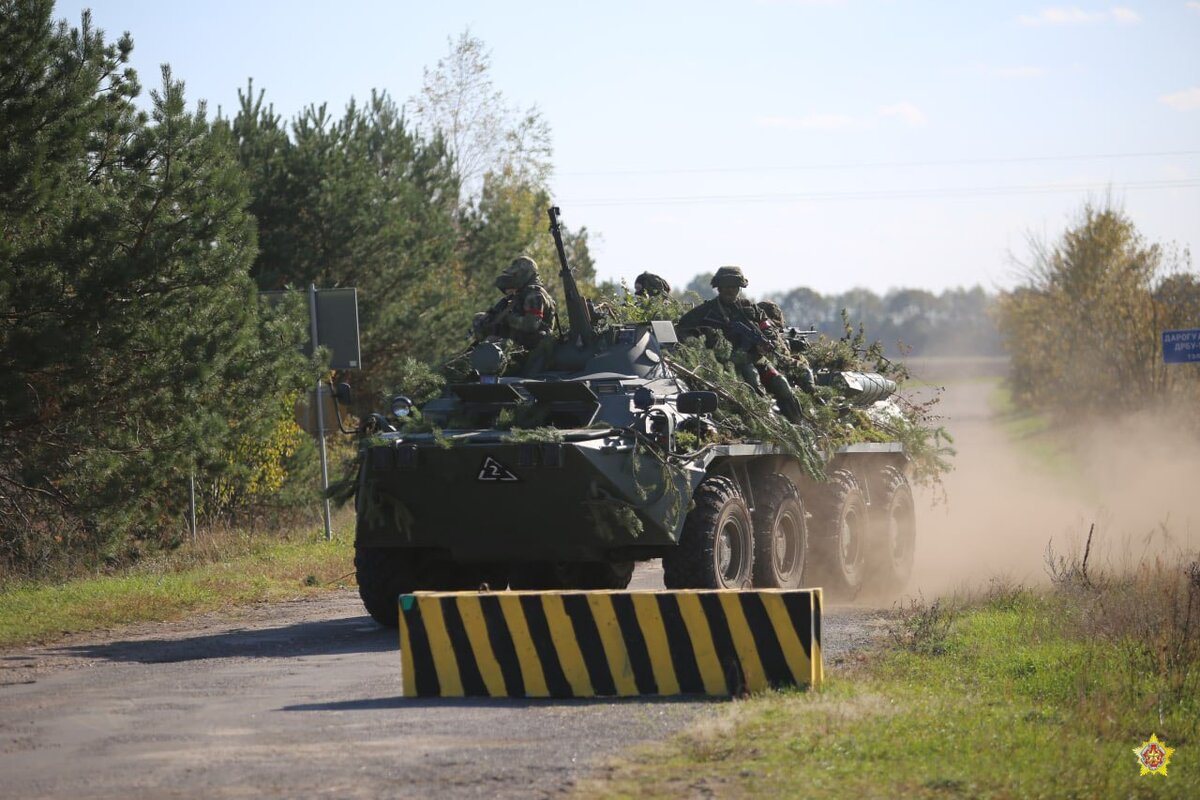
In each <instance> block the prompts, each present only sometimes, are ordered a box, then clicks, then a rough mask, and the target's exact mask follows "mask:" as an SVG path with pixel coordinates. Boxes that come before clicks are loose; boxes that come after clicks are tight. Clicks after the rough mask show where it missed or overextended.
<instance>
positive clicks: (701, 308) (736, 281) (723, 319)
mask: <svg viewBox="0 0 1200 800" xmlns="http://www.w3.org/2000/svg"><path fill="white" fill-rule="evenodd" d="M711 285H712V286H713V287H714V288H715V289H716V290H717V296H716V297H715V298H713V299H712V300H709V301H708V302H705V303H701V304H700V305H698V306H696V307H695V308H693V309H692V310H691V311H689V312H687V313H686V314H684V315H683V317H682V318H680V320H679V322H678V323H677V324H676V325H675V329H676V331H677V332H678V333H679V336H680V337H685V336H703V337H704V338H705V341H706V342H707V343H708V345H709V346H710V347H711V346H712V345H713V344H714V343H715V339H716V333H717V332H718V331H719V332H720V333H722V334H723V335H724V336H725V338H726V339H728V340H729V341H730V343H732V344H733V346H734V349H735V350H737V351H741V352H743V353H745V355H746V356H747V358H748V359H749V362H748V363H747V364H745V365H744V366H745V367H746V368H747V369H743V370H739V372H741V374H742V377H743V379H745V380H746V382H747V383H749V384H750V385H751V386H757V384H758V383H759V381H761V382H762V386H763V388H765V389H766V390H767V391H768V392H770V393H771V396H772V397H774V398H775V401H776V402H777V403H778V404H779V409H780V411H782V412H783V415H784V416H785V417H787V418H788V419H789V420H790V421H792V422H799V421H800V420H801V419H802V418H803V417H802V413H801V410H800V403H799V402H798V401H797V400H796V397H795V395H793V394H792V387H791V384H789V383H788V380H787V378H785V377H784V376H783V375H782V374H780V372H779V371H778V370H777V369H775V367H774V366H773V365H772V364H771V362H770V361H768V360H767V357H766V355H767V354H766V352H765V351H766V350H768V349H770V340H769V339H767V337H766V335H765V333H764V329H768V328H769V327H770V322H769V321H768V319H767V317H766V315H765V314H764V313H763V311H762V309H760V308H759V307H758V306H756V305H754V303H751V302H750V301H749V300H744V299H741V298H739V297H738V295H740V294H741V291H742V289H743V288H745V287H746V286H747V285H749V281H747V280H746V277H745V276H744V275H743V274H742V268H741V267H721V268H720V269H718V270H717V273H716V274H715V275H713V278H712V284H711Z"/></svg>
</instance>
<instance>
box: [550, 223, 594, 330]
mask: <svg viewBox="0 0 1200 800" xmlns="http://www.w3.org/2000/svg"><path fill="white" fill-rule="evenodd" d="M560 213H561V212H560V211H559V209H558V206H552V207H551V208H550V233H551V235H553V236H554V247H555V248H556V249H557V250H558V263H559V264H561V265H562V269H561V270H559V273H558V277H559V278H560V279H561V280H562V286H563V294H564V295H565V296H566V298H567V321H568V322H569V324H570V327H569V329H568V332H567V333H568V336H569V337H570V340H571V341H572V342H577V343H579V344H580V345H589V344H591V343H592V342H594V341H595V340H596V329H595V328H594V327H592V314H591V312H590V310H589V309H588V305H587V301H586V300H584V299H583V296H582V295H581V294H579V287H578V286H576V285H575V275H574V274H573V273H572V272H571V267H570V266H569V265H568V264H567V251H566V248H564V247H563V240H562V229H561V228H560V227H559V224H558V215H559V214H560Z"/></svg>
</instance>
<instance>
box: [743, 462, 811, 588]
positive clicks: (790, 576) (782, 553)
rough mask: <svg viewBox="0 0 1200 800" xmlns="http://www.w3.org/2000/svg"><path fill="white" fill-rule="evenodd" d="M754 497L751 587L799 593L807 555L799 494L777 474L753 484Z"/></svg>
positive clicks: (806, 539)
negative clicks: (797, 590) (797, 591)
mask: <svg viewBox="0 0 1200 800" xmlns="http://www.w3.org/2000/svg"><path fill="white" fill-rule="evenodd" d="M754 497H755V500H756V503H755V509H754V586H755V587H756V588H768V589H799V588H800V586H801V585H802V583H803V577H804V562H805V560H806V557H807V554H808V526H807V524H806V523H805V521H804V507H803V505H801V503H800V492H799V490H798V489H796V484H794V483H792V482H791V480H789V479H788V477H787V476H786V475H782V474H780V473H778V472H776V473H775V474H773V475H768V476H767V477H766V478H765V479H764V480H763V481H761V482H757V483H755V486H754Z"/></svg>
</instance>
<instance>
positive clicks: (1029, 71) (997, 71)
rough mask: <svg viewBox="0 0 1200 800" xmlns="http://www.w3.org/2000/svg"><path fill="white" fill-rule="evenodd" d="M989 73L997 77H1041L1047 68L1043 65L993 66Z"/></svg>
mask: <svg viewBox="0 0 1200 800" xmlns="http://www.w3.org/2000/svg"><path fill="white" fill-rule="evenodd" d="M988 74H989V75H991V76H993V77H995V78H1040V77H1042V76H1043V75H1045V74H1046V70H1045V69H1043V68H1042V67H992V68H991V69H989V70H988Z"/></svg>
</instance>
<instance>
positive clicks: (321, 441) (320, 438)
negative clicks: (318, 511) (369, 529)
mask: <svg viewBox="0 0 1200 800" xmlns="http://www.w3.org/2000/svg"><path fill="white" fill-rule="evenodd" d="M308 312H309V319H310V320H311V321H312V349H313V353H316V352H317V344H318V342H317V285H316V284H315V283H310V284H309V285H308ZM315 400H316V403H317V449H318V450H320V452H321V505H322V507H323V508H324V510H325V541H327V542H328V541H330V540H332V539H333V526H332V524H331V522H330V518H329V498H328V497H326V496H325V493H326V492H327V491H328V490H329V457H328V455H327V454H326V452H325V409H324V408H323V406H324V403H322V402H321V380H320V379H318V380H317V391H316V393H315Z"/></svg>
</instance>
